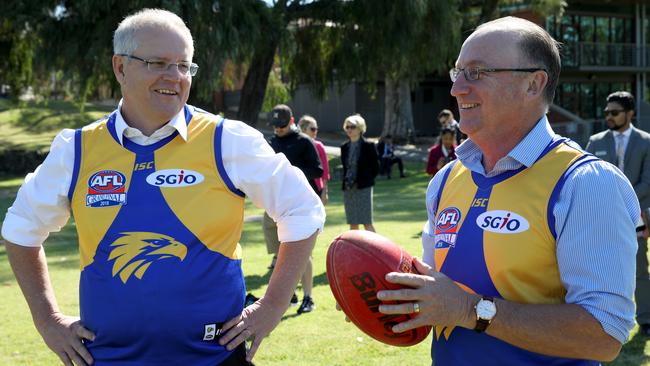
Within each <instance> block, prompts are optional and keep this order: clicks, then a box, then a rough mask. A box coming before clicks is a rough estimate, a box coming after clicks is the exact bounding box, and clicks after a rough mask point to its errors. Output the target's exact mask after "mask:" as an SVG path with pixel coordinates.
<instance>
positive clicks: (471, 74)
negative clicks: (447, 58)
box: [449, 67, 547, 83]
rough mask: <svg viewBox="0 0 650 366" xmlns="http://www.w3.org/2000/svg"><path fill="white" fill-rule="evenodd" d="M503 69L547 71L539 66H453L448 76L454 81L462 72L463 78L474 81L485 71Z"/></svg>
mask: <svg viewBox="0 0 650 366" xmlns="http://www.w3.org/2000/svg"><path fill="white" fill-rule="evenodd" d="M505 71H515V72H535V71H544V72H547V71H546V69H541V68H528V69H491V68H482V67H469V68H464V69H459V68H456V67H454V68H453V69H451V70H449V77H450V78H451V81H452V82H454V83H455V82H456V80H458V75H460V73H461V72H462V73H463V74H464V75H465V80H468V81H474V80H478V79H480V78H481V74H482V73H486V72H505Z"/></svg>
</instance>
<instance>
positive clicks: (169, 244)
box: [108, 232, 187, 283]
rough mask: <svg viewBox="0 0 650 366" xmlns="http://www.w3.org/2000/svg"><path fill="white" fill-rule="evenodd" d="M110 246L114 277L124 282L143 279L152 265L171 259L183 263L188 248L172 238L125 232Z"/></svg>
mask: <svg viewBox="0 0 650 366" xmlns="http://www.w3.org/2000/svg"><path fill="white" fill-rule="evenodd" d="M120 234H121V235H123V236H121V237H119V238H117V239H115V241H113V242H112V243H111V245H110V247H111V248H112V249H111V253H110V254H109V256H108V260H109V261H110V260H115V262H114V263H113V277H115V276H116V275H118V274H119V275H120V279H121V280H122V282H124V283H126V281H128V280H129V278H131V275H134V276H135V277H137V278H138V279H142V276H144V273H145V272H146V271H147V269H148V268H149V266H151V264H152V263H154V262H156V261H159V260H163V259H169V258H174V257H175V258H178V259H179V260H181V261H183V259H185V255H186V254H187V246H185V244H183V243H180V242H178V241H176V239H174V238H172V237H171V236H167V235H163V234H158V233H150V232H124V233H120Z"/></svg>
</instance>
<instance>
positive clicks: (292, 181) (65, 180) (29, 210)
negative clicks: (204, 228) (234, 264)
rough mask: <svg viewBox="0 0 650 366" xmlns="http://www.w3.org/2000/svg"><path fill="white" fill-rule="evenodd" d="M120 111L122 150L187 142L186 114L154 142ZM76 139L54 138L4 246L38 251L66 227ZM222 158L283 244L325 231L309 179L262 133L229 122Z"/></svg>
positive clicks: (66, 134) (68, 134)
mask: <svg viewBox="0 0 650 366" xmlns="http://www.w3.org/2000/svg"><path fill="white" fill-rule="evenodd" d="M119 107H121V101H120V104H119V106H118V113H117V118H116V120H115V129H116V133H117V136H118V138H119V139H120V143H122V144H123V143H124V141H123V137H126V138H127V139H129V140H130V141H132V142H135V143H137V144H140V145H150V144H153V143H156V142H158V141H160V140H162V139H164V138H165V137H167V136H169V135H171V134H172V133H174V132H175V131H178V133H179V135H180V136H181V137H182V138H183V139H184V140H186V141H187V125H186V123H185V113H184V111H183V110H181V111H180V112H179V113H178V114H177V115H176V116H175V117H174V118H172V119H171V120H170V121H169V122H168V123H167V124H165V125H164V126H162V127H161V128H159V129H158V130H156V131H155V132H154V133H153V134H151V136H145V135H144V134H143V133H142V132H141V131H139V130H138V129H135V128H133V127H130V126H128V125H127V123H126V122H125V121H124V118H123V117H122V115H121V113H119V111H120V108H119ZM74 134H75V130H72V129H65V130H63V131H61V132H60V133H59V134H58V135H57V136H56V137H55V138H54V141H53V142H52V146H51V148H50V153H49V154H48V156H47V158H46V159H45V161H43V163H42V164H41V165H39V166H38V167H37V168H36V170H35V171H34V172H33V173H30V174H28V175H27V176H26V177H25V182H24V183H23V185H22V186H21V187H20V190H19V191H18V195H17V197H16V200H15V201H14V203H13V205H12V206H11V207H10V208H9V209H8V210H7V215H6V217H5V220H4V222H3V225H2V236H3V237H4V239H5V240H7V241H9V242H12V243H14V244H18V245H22V246H31V247H38V246H40V245H42V244H43V242H44V241H45V240H46V239H47V237H48V236H49V234H50V233H51V232H57V231H60V230H61V228H62V227H63V226H64V225H65V224H66V222H67V221H68V218H69V217H70V202H69V200H68V196H67V195H68V190H69V187H70V182H71V177H72V171H73V166H74V147H75V146H74V145H75V144H74ZM222 158H223V165H224V168H225V170H226V173H227V174H228V177H229V178H230V180H231V181H232V182H233V184H234V185H235V187H236V188H237V189H239V190H240V191H242V192H244V193H245V194H246V196H247V197H248V198H249V199H250V200H251V201H252V202H253V203H254V204H255V205H256V206H258V207H262V208H264V209H265V210H266V211H267V212H268V214H269V216H271V217H272V218H273V219H274V220H275V221H277V223H278V237H279V239H280V241H281V242H292V241H298V240H302V239H305V238H307V237H309V236H311V235H312V234H313V233H314V232H315V231H317V230H319V231H322V229H323V224H324V222H325V209H324V207H323V205H322V203H321V201H320V199H319V198H318V196H316V194H315V193H314V191H313V189H311V187H310V186H309V183H308V182H307V179H306V178H305V175H304V174H303V173H302V172H301V171H300V170H299V169H298V168H296V167H294V166H292V165H291V164H290V163H289V161H288V160H287V159H286V157H285V156H284V155H283V154H275V152H274V151H273V149H272V148H271V147H270V146H269V144H268V143H267V142H266V140H265V139H264V136H263V135H262V134H261V133H260V132H259V131H257V130H256V129H254V128H252V127H250V126H248V125H247V124H245V123H243V122H240V121H233V120H226V121H225V122H224V126H223V135H222ZM287 187H291V189H288V188H287ZM299 187H302V188H303V189H300V188H299Z"/></svg>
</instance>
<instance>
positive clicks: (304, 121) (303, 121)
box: [298, 114, 318, 132]
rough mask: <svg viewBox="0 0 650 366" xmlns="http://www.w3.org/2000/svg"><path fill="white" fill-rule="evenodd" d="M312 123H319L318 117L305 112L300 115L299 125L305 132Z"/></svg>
mask: <svg viewBox="0 0 650 366" xmlns="http://www.w3.org/2000/svg"><path fill="white" fill-rule="evenodd" d="M311 125H318V123H317V122H316V119H315V118H314V117H312V116H310V115H308V114H305V115H304V116H302V117H300V121H298V126H300V130H301V131H302V132H305V131H306V130H307V129H308V128H309V127H311Z"/></svg>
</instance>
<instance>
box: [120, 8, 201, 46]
mask: <svg viewBox="0 0 650 366" xmlns="http://www.w3.org/2000/svg"><path fill="white" fill-rule="evenodd" d="M147 28H157V29H167V30H175V31H177V32H178V33H179V34H180V35H181V36H183V37H184V38H185V39H186V40H187V43H188V44H189V46H190V55H191V56H193V55H194V39H193V38H192V33H191V32H190V30H189V28H187V26H186V25H185V22H183V19H181V18H180V17H179V16H178V15H176V14H174V13H172V12H170V11H168V10H163V9H142V10H140V11H138V12H136V13H133V14H131V15H129V16H127V17H126V18H124V20H122V21H121V22H120V24H119V25H118V26H117V29H116V30H115V33H114V34H113V53H114V54H116V55H117V54H126V55H131V54H133V52H135V50H136V49H137V48H138V42H137V40H136V34H137V33H138V31H140V30H142V29H147Z"/></svg>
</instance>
